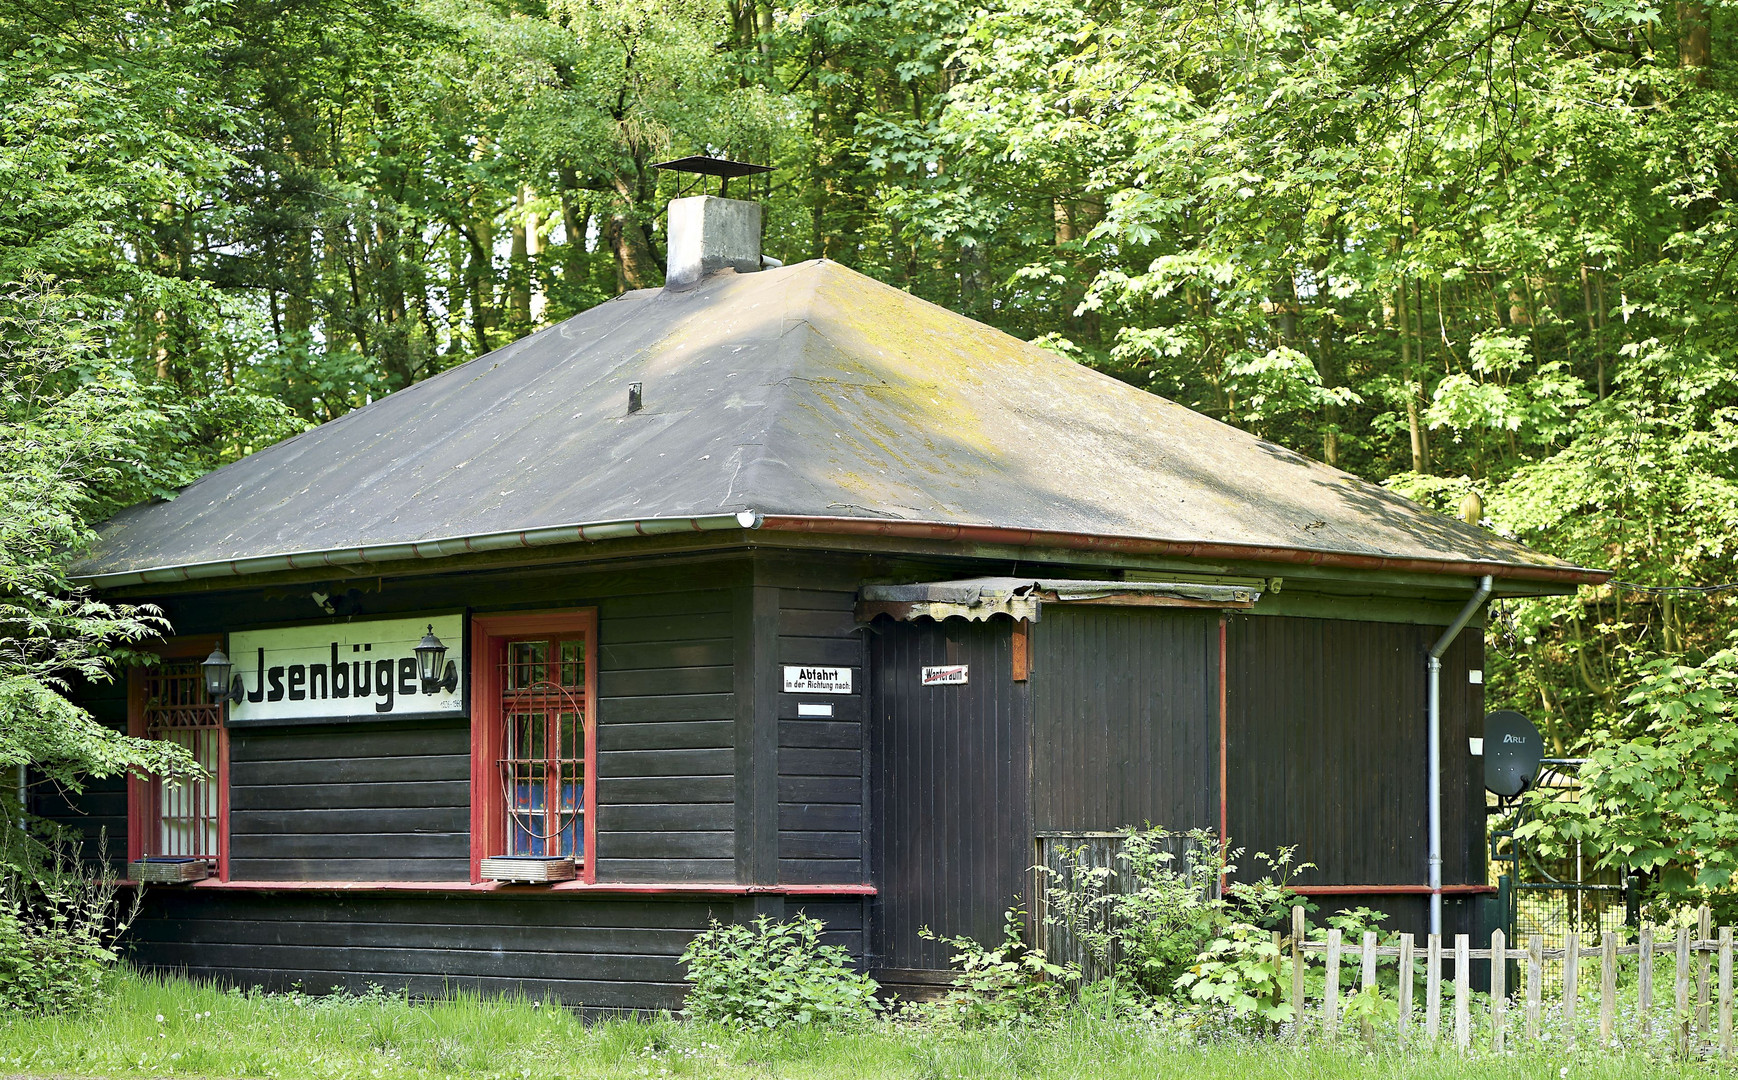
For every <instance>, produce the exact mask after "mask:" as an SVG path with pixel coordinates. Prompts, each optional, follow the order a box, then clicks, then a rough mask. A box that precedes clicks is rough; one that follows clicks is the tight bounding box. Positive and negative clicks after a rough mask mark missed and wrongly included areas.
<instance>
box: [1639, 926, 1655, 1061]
mask: <svg viewBox="0 0 1738 1080" xmlns="http://www.w3.org/2000/svg"><path fill="white" fill-rule="evenodd" d="M1640 938H1641V956H1639V957H1637V959H1638V960H1640V962H1641V963H1640V966H1638V967H1637V968H1636V975H1635V996H1636V1007H1637V1008H1639V1009H1640V1010H1641V1033H1642V1034H1643V1035H1649V1034H1652V1032H1653V1027H1654V1022H1653V1011H1654V928H1653V927H1651V926H1648V925H1647V924H1645V923H1643V924H1642V928H1641V935H1640Z"/></svg>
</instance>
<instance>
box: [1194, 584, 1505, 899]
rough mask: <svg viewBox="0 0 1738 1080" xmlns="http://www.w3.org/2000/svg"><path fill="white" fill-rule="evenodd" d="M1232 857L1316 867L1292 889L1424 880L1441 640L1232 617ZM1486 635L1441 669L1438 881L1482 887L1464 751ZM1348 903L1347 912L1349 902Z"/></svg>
mask: <svg viewBox="0 0 1738 1080" xmlns="http://www.w3.org/2000/svg"><path fill="white" fill-rule="evenodd" d="M1229 629H1230V636H1229V648H1230V665H1229V667H1230V671H1231V673H1232V678H1231V680H1230V685H1229V700H1230V716H1229V727H1230V763H1229V785H1228V786H1229V789H1230V790H1229V794H1230V802H1229V808H1228V809H1229V815H1230V833H1231V841H1232V843H1233V844H1235V845H1237V846H1239V847H1244V848H1247V849H1248V850H1249V851H1258V850H1259V851H1268V852H1271V851H1274V850H1275V849H1277V848H1278V847H1280V846H1282V845H1291V844H1295V845H1297V849H1298V850H1297V854H1298V857H1299V858H1300V859H1302V860H1305V861H1308V862H1313V863H1315V864H1317V869H1314V870H1311V871H1308V872H1307V873H1305V874H1303V875H1300V876H1299V877H1298V878H1297V880H1296V882H1295V883H1296V884H1304V885H1308V884H1319V885H1377V884H1380V885H1421V884H1424V883H1425V881H1426V880H1427V877H1426V875H1427V872H1428V866H1427V858H1428V833H1427V822H1428V818H1427V814H1428V810H1427V804H1426V791H1427V789H1426V783H1427V772H1426V741H1425V731H1426V719H1425V693H1426V678H1425V658H1426V655H1427V650H1428V649H1429V647H1430V645H1431V644H1432V643H1433V642H1434V641H1435V640H1436V638H1437V637H1439V636H1440V635H1441V633H1442V628H1440V627H1431V626H1411V625H1402V624H1396V623H1369V622H1351V621H1345V620H1333V619H1293V618H1271V617H1269V618H1261V617H1254V616H1249V617H1239V618H1234V619H1233V620H1232V621H1231V624H1230V628H1229ZM1483 655H1484V638H1483V631H1482V630H1481V629H1479V628H1477V627H1474V628H1472V629H1469V630H1467V631H1465V632H1464V633H1462V634H1461V635H1460V637H1459V639H1458V640H1457V641H1456V642H1455V643H1454V645H1453V646H1452V647H1451V648H1450V649H1449V651H1448V654H1447V655H1446V656H1445V657H1444V658H1443V672H1442V688H1443V715H1442V763H1443V782H1442V791H1443V821H1442V835H1443V843H1444V852H1443V856H1444V865H1443V881H1444V882H1446V883H1449V884H1456V883H1467V882H1474V883H1479V882H1482V881H1483V875H1484V860H1483V857H1482V853H1483V845H1482V842H1481V837H1482V832H1483V824H1484V823H1483V818H1482V813H1483V805H1482V799H1483V784H1482V782H1481V781H1480V779H1479V775H1478V772H1477V770H1476V768H1475V766H1476V765H1477V764H1478V761H1477V759H1475V758H1473V757H1472V756H1471V754H1470V753H1469V751H1468V748H1467V737H1468V736H1469V735H1470V734H1474V733H1476V732H1477V731H1478V730H1481V728H1480V727H1479V726H1478V725H1481V724H1482V716H1483V687H1482V686H1475V685H1471V684H1469V682H1468V679H1467V671H1468V669H1469V668H1481V667H1482V666H1483ZM1348 902H1352V901H1348Z"/></svg>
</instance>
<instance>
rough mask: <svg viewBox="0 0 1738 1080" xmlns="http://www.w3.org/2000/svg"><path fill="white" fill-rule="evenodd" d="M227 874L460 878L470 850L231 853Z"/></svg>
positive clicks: (466, 871) (309, 878) (351, 878)
mask: <svg viewBox="0 0 1738 1080" xmlns="http://www.w3.org/2000/svg"><path fill="white" fill-rule="evenodd" d="M229 873H230V877H232V878H237V879H240V880H244V881H245V880H255V881H464V880H466V879H467V878H469V877H470V873H471V860H470V849H469V847H468V846H467V847H466V848H465V850H464V852H463V853H462V855H461V856H460V857H458V858H451V859H433V858H418V859H393V858H379V859H345V858H318V859H296V858H281V859H280V858H272V859H266V858H246V857H242V856H240V855H239V854H236V853H234V852H232V853H231V855H230V860H229Z"/></svg>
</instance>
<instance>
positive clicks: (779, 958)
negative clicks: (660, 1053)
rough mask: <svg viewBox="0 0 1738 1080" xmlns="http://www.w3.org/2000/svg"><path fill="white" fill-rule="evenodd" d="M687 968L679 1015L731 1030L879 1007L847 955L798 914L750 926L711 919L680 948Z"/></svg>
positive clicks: (827, 1020)
mask: <svg viewBox="0 0 1738 1080" xmlns="http://www.w3.org/2000/svg"><path fill="white" fill-rule="evenodd" d="M682 963H684V964H686V965H688V976H687V978H688V981H689V983H691V984H692V987H693V988H692V989H691V990H689V991H688V1007H687V1009H686V1013H687V1015H688V1016H689V1017H690V1018H691V1019H695V1020H715V1021H719V1022H722V1023H725V1024H730V1025H732V1026H736V1027H751V1028H762V1027H765V1028H770V1027H778V1026H780V1025H782V1024H832V1023H843V1022H846V1021H851V1020H861V1019H864V1018H867V1017H868V1016H869V1015H871V1014H872V1013H873V1012H874V1011H875V1010H877V1009H879V1008H880V1007H881V1003H880V1002H879V1001H877V1000H875V991H876V990H878V989H880V987H879V986H877V985H876V982H875V980H874V979H871V978H869V977H868V976H867V975H861V974H858V973H857V972H856V971H853V970H852V968H851V956H850V954H849V953H847V952H846V951H845V950H844V949H841V948H839V947H838V946H837V945H823V944H821V922H820V920H818V919H811V918H808V917H807V916H803V915H799V916H797V917H796V918H794V919H791V920H790V921H788V922H776V923H775V922H772V921H770V920H769V919H768V918H767V917H766V916H765V915H762V916H761V917H760V918H758V919H756V920H755V921H754V925H753V926H752V927H748V926H742V925H735V924H732V925H725V924H721V923H719V922H717V921H714V922H713V923H712V926H711V928H710V929H707V930H705V931H702V932H701V933H700V934H698V935H696V936H695V938H694V940H693V941H692V942H690V943H689V945H688V948H687V950H686V951H685V952H683V953H682Z"/></svg>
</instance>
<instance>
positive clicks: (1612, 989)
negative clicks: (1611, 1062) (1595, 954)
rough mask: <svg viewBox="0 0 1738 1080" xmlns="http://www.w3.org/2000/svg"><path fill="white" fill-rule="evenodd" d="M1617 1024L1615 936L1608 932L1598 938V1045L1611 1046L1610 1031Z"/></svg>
mask: <svg viewBox="0 0 1738 1080" xmlns="http://www.w3.org/2000/svg"><path fill="white" fill-rule="evenodd" d="M1616 1022H1617V935H1616V934H1614V933H1612V932H1611V931H1610V930H1607V931H1605V933H1603V934H1601V935H1600V937H1599V1045H1600V1046H1610V1045H1611V1029H1612V1028H1613V1026H1615V1024H1616Z"/></svg>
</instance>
